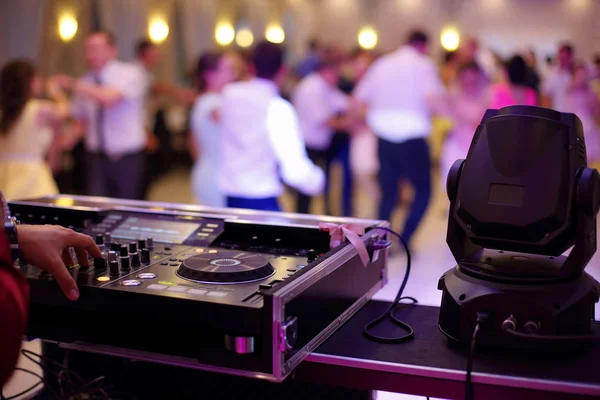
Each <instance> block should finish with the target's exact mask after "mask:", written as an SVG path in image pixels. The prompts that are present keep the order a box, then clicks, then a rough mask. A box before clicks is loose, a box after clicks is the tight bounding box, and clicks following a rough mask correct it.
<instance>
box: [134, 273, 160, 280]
mask: <svg viewBox="0 0 600 400" xmlns="http://www.w3.org/2000/svg"><path fill="white" fill-rule="evenodd" d="M138 278H140V279H154V278H156V274H153V273H152V272H144V273H143V274H139V275H138Z"/></svg>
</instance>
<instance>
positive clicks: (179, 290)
mask: <svg viewBox="0 0 600 400" xmlns="http://www.w3.org/2000/svg"><path fill="white" fill-rule="evenodd" d="M186 290H188V288H186V287H183V286H171V287H170V288H168V289H167V292H174V293H183V292H185V291H186Z"/></svg>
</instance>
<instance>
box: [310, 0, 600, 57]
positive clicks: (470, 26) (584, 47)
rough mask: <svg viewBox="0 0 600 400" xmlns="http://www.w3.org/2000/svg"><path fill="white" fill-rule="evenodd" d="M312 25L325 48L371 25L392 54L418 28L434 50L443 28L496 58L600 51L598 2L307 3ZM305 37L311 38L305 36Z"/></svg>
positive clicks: (350, 42)
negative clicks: (528, 51)
mask: <svg viewBox="0 0 600 400" xmlns="http://www.w3.org/2000/svg"><path fill="white" fill-rule="evenodd" d="M307 1H308V2H309V3H313V4H314V5H315V7H313V8H314V11H313V12H314V13H316V15H315V16H314V17H313V19H315V20H316V21H317V22H316V24H315V26H314V27H311V30H312V31H311V34H313V35H315V36H316V37H317V38H318V39H320V40H321V41H323V42H324V43H329V44H333V43H335V44H338V45H341V46H343V47H345V48H352V47H355V46H356V36H357V33H358V31H359V29H360V27H361V26H363V25H365V24H371V25H374V26H375V27H376V29H377V31H378V33H379V46H378V48H379V49H381V50H384V51H387V50H390V49H393V48H395V47H397V46H399V45H400V44H402V42H403V41H404V38H405V36H406V33H407V32H408V31H409V30H411V29H412V28H423V29H424V30H426V31H427V32H428V33H429V34H430V35H431V37H432V39H434V43H432V44H434V49H433V50H434V54H437V52H435V51H436V49H439V39H438V38H439V33H440V31H441V29H442V27H443V26H444V25H446V24H454V25H456V26H457V27H458V28H459V30H460V31H461V32H462V33H465V35H466V34H470V35H474V36H477V37H478V38H480V39H481V41H482V43H483V45H485V46H489V47H491V48H493V49H494V50H496V51H498V52H500V53H501V54H505V55H507V54H509V53H511V52H514V51H518V50H521V49H524V48H526V47H529V46H533V47H534V48H536V50H538V52H539V53H540V55H545V54H546V53H553V52H554V50H555V48H556V44H557V43H559V42H561V41H563V40H570V41H572V42H573V43H574V44H575V46H576V50H577V53H578V55H579V56H581V57H582V58H584V59H586V60H589V59H590V57H591V55H592V54H593V53H594V52H595V51H600V0H307ZM307 36H310V34H309V35H307Z"/></svg>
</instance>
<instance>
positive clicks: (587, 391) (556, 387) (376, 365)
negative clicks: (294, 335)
mask: <svg viewBox="0 0 600 400" xmlns="http://www.w3.org/2000/svg"><path fill="white" fill-rule="evenodd" d="M304 362H311V363H317V364H326V365H332V366H340V367H349V368H356V369H364V370H370V371H380V372H391V373H396V374H402V375H415V376H421V377H428V378H436V379H445V380H449V381H464V380H465V372H464V371H459V370H454V369H443V368H435V367H426V366H422V365H409V364H397V363H392V362H388V361H374V360H365V359H360V358H351V357H344V356H335V355H329V354H321V353H313V354H311V355H309V356H308V357H307V358H306V359H305V360H304ZM472 380H473V382H474V383H479V384H485V385H493V386H510V387H514V388H522V389H533V390H543V391H552V392H563V393H569V394H579V395H588V396H589V395H594V396H599V395H600V384H599V385H592V384H586V383H575V382H572V383H571V382H566V381H551V380H547V379H534V378H522V377H518V376H512V375H495V374H488V373H483V372H473V374H472Z"/></svg>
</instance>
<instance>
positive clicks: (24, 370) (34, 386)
mask: <svg viewBox="0 0 600 400" xmlns="http://www.w3.org/2000/svg"><path fill="white" fill-rule="evenodd" d="M15 371H21V372H26V373H28V374H30V375H33V376H35V377H37V378H39V381H38V382H37V383H36V384H35V385H33V386H31V387H29V388H27V389H25V390H23V391H22V392H20V393H17V394H14V395H12V396H10V397H4V394H2V393H0V399H1V400H13V399H16V398H17V397H21V396H23V395H26V394H27V393H29V392H31V391H32V390H34V389H35V388H37V387H38V386H40V385H41V384H42V383H44V377H43V376H41V375H40V374H38V373H35V372H33V371H30V370H28V369H25V368H20V367H17V368H15Z"/></svg>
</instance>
